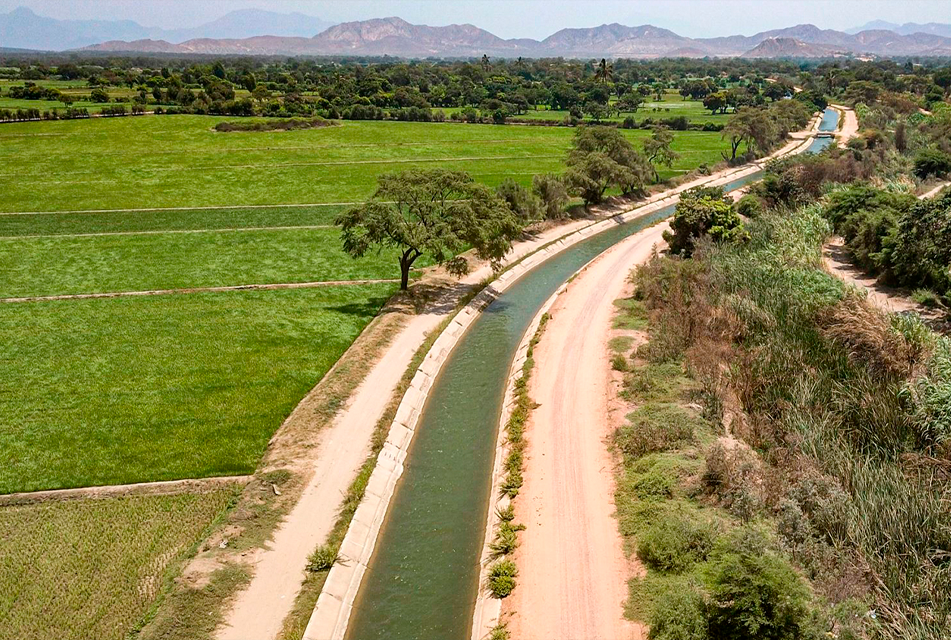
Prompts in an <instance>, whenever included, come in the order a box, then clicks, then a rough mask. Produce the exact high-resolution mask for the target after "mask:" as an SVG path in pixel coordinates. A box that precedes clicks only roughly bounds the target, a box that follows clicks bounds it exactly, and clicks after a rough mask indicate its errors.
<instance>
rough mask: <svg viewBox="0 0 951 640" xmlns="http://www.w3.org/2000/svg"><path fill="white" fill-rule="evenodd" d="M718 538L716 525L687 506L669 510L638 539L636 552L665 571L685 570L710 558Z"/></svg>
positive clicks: (642, 558)
mask: <svg viewBox="0 0 951 640" xmlns="http://www.w3.org/2000/svg"><path fill="white" fill-rule="evenodd" d="M716 538H717V527H716V524H715V523H714V522H713V521H712V520H710V519H708V518H706V517H704V516H703V515H701V514H698V513H695V512H692V511H690V510H688V509H686V508H678V509H671V510H667V511H665V512H664V513H663V515H662V516H661V517H660V518H659V519H657V520H656V521H655V522H653V523H652V524H650V525H649V526H648V527H647V529H645V530H644V531H643V532H642V533H641V534H640V535H639V536H638V539H637V555H638V556H640V558H641V560H643V561H644V563H645V564H646V565H647V566H649V567H651V568H652V569H656V570H657V571H662V572H664V573H682V572H684V571H688V570H690V569H691V568H693V566H694V565H696V564H697V563H699V562H703V561H705V560H706V559H707V555H708V554H709V553H710V550H711V549H712V548H713V543H714V542H715V540H716Z"/></svg>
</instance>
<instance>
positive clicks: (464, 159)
mask: <svg viewBox="0 0 951 640" xmlns="http://www.w3.org/2000/svg"><path fill="white" fill-rule="evenodd" d="M224 120H227V118H215V117H203V116H143V117H138V118H132V117H128V118H115V119H113V118H108V119H106V118H104V119H94V120H88V121H78V122H77V121H60V122H48V123H40V124H42V126H33V125H34V123H15V124H8V125H4V126H3V127H2V129H0V144H2V145H3V149H4V153H5V154H9V155H10V156H11V157H17V158H18V159H19V160H20V165H19V167H20V169H19V170H18V171H17V172H16V174H7V175H4V176H3V177H0V192H2V193H3V194H4V195H3V197H2V199H0V212H2V211H73V210H89V209H123V208H155V207H200V206H212V205H222V206H225V205H226V206H234V205H256V204H296V203H339V202H354V201H359V200H361V199H363V198H366V197H367V196H369V195H370V194H371V193H372V192H373V189H374V185H375V180H376V176H377V175H379V174H380V173H383V172H386V171H394V170H398V169H407V168H411V167H427V168H428V167H433V166H440V167H444V168H449V169H461V170H465V171H468V172H469V173H471V174H472V175H473V177H475V178H476V179H477V180H480V181H482V182H485V183H487V184H490V185H494V184H497V183H498V182H500V181H501V180H503V179H504V178H506V177H514V178H516V179H518V180H520V181H521V182H524V183H528V182H529V181H530V180H531V176H532V175H533V174H536V173H542V172H546V171H553V172H554V171H561V170H562V167H563V161H564V156H565V152H566V150H567V149H568V146H569V144H570V140H571V137H572V135H573V133H574V131H573V130H572V129H569V128H563V127H519V126H492V125H462V124H430V123H403V122H345V123H343V124H342V125H340V126H335V127H325V128H319V129H309V130H301V131H293V132H284V131H281V132H267V133H262V132H247V133H244V132H242V133H238V132H234V133H219V132H216V131H214V130H213V127H214V125H215V123H217V122H221V121H224ZM626 134H627V135H628V136H630V138H631V139H632V140H634V141H635V142H636V141H638V140H640V139H642V138H644V137H645V136H648V135H649V132H648V131H643V130H634V131H628V132H626ZM724 148H725V145H724V143H723V141H722V140H721V139H720V134H718V133H715V132H709V133H708V132H693V131H691V132H682V133H678V135H677V136H676V138H675V142H674V150H675V151H677V152H679V153H681V154H682V155H683V157H682V158H681V160H679V161H678V162H677V163H675V165H674V166H673V167H672V168H671V169H670V170H666V169H665V170H664V171H662V172H661V173H662V176H663V177H670V176H672V175H677V174H678V173H681V172H683V171H686V170H689V169H691V168H693V167H696V166H697V165H698V164H700V163H701V162H706V163H714V162H716V161H718V160H720V151H721V150H722V149H724Z"/></svg>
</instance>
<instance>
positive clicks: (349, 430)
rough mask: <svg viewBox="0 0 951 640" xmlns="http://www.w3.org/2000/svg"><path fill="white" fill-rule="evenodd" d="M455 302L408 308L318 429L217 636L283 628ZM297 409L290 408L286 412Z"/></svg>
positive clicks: (549, 234)
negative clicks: (375, 440) (414, 363)
mask: <svg viewBox="0 0 951 640" xmlns="http://www.w3.org/2000/svg"><path fill="white" fill-rule="evenodd" d="M589 224H591V221H590V220H578V221H575V222H571V223H569V224H566V225H562V226H559V227H555V228H552V229H549V230H547V231H545V232H543V233H541V234H539V235H538V236H536V237H534V238H532V239H531V240H528V241H525V242H520V243H518V244H517V245H516V246H515V248H514V249H513V251H512V253H510V254H509V255H508V256H507V259H506V262H509V261H515V260H518V259H520V258H522V257H523V256H525V255H526V254H528V253H530V252H532V251H535V250H536V249H538V248H539V247H541V246H543V245H545V244H547V243H548V242H551V241H552V240H554V239H556V238H558V237H561V236H562V235H565V234H568V233H570V232H572V231H574V230H575V229H577V228H580V227H583V226H586V225H589ZM491 272H492V271H491V269H490V268H489V267H488V266H483V267H481V268H480V269H478V270H476V271H473V272H472V273H470V274H469V275H468V276H467V277H466V278H465V279H464V280H463V285H466V286H468V285H470V284H473V283H476V282H479V281H480V280H482V279H483V278H485V277H486V276H488V275H490V274H491ZM458 293H459V291H457V292H456V295H458ZM451 296H452V294H449V296H448V297H451ZM454 306H455V305H454V303H453V302H452V301H451V300H448V301H447V300H446V299H442V300H440V301H436V302H435V303H434V304H432V305H430V309H429V311H427V312H425V313H421V314H418V315H415V316H411V317H410V318H409V320H408V321H407V322H406V324H405V325H404V326H403V328H402V329H400V331H399V333H398V334H397V336H396V337H395V338H394V340H393V342H392V343H390V345H389V346H388V347H387V349H386V350H385V352H384V353H383V354H382V355H381V357H380V359H379V361H377V363H376V364H375V365H374V366H373V368H372V369H371V370H370V373H369V374H368V375H367V377H366V378H365V379H364V380H363V382H362V383H361V384H360V386H359V387H358V388H357V389H356V391H354V393H353V394H352V395H351V396H350V398H349V399H348V401H347V404H346V406H345V408H344V409H343V410H341V412H340V413H339V414H338V415H337V417H336V419H335V420H334V423H333V425H332V426H331V427H330V428H329V429H328V430H327V431H326V433H324V434H323V437H322V439H321V444H320V446H319V447H318V449H317V452H316V455H315V457H314V459H313V461H312V462H311V464H312V466H313V470H314V473H313V476H312V477H311V479H310V480H309V482H308V483H307V486H306V487H305V489H304V492H303V494H302V496H301V498H300V500H299V501H298V503H297V504H296V505H295V507H294V508H293V510H292V511H291V512H290V514H289V515H288V516H287V518H286V519H285V520H284V522H283V523H281V525H280V527H279V528H278V530H277V531H276V532H275V534H274V536H273V538H272V540H271V542H270V545H269V548H268V549H267V550H265V551H262V552H260V553H258V554H257V555H256V557H254V558H253V564H254V576H253V578H252V580H251V583H250V585H249V586H248V588H247V589H245V590H244V591H242V592H241V593H239V594H238V597H237V599H236V601H235V603H234V605H233V606H232V608H231V610H230V612H228V613H227V614H226V616H225V621H224V624H222V626H220V627H219V629H218V631H217V634H216V637H217V639H218V640H249V639H252V638H253V639H254V640H273V638H275V637H276V636H277V634H278V633H279V632H280V630H281V625H282V624H283V622H284V618H285V617H286V616H287V614H288V613H290V610H291V607H292V605H293V604H294V598H295V597H296V595H297V592H298V591H299V590H300V585H301V582H302V581H303V580H304V577H305V570H306V566H307V558H308V556H309V555H310V554H311V553H312V552H313V551H314V549H316V548H317V546H318V545H320V544H322V543H323V542H324V541H325V540H326V539H327V536H328V535H329V533H330V530H331V528H332V527H333V524H334V522H335V521H336V519H337V509H338V506H339V505H340V502H341V499H342V496H343V495H344V494H345V493H346V490H347V487H349V486H350V483H351V482H352V481H353V478H354V477H355V476H356V473H357V470H358V469H359V468H360V465H362V464H363V461H364V460H366V457H367V455H369V452H370V436H371V435H372V433H373V428H374V426H375V425H376V423H377V420H379V418H380V416H381V415H383V412H384V411H385V409H386V406H387V405H388V404H389V402H390V398H391V397H392V395H393V392H394V391H395V389H396V387H397V385H398V384H399V381H400V378H401V377H402V376H403V373H404V372H405V371H406V367H407V366H409V363H410V361H411V360H412V358H413V355H414V354H415V353H416V350H417V349H419V347H420V345H422V344H423V341H424V340H425V339H426V335H427V334H428V333H429V332H431V331H433V330H434V329H436V328H437V327H438V326H439V324H440V323H441V322H442V321H443V320H444V319H445V318H446V317H447V315H448V314H449V313H450V312H451V311H452V309H453V308H454ZM294 417H295V416H294V415H293V414H292V416H291V418H289V419H293V418H294Z"/></svg>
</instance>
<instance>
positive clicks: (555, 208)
mask: <svg viewBox="0 0 951 640" xmlns="http://www.w3.org/2000/svg"><path fill="white" fill-rule="evenodd" d="M532 192H533V193H534V194H535V195H536V196H537V197H538V199H539V200H540V201H541V206H542V209H543V211H544V215H545V219H546V220H557V219H559V218H564V217H565V215H566V212H565V207H566V206H567V205H568V190H567V189H566V188H565V183H564V182H562V181H561V178H559V177H558V176H556V175H554V174H552V173H546V174H537V175H535V176H532Z"/></svg>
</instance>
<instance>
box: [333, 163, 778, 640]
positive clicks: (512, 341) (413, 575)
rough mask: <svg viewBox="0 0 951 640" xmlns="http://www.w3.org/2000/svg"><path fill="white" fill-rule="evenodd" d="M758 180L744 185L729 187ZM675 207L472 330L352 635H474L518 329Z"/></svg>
mask: <svg viewBox="0 0 951 640" xmlns="http://www.w3.org/2000/svg"><path fill="white" fill-rule="evenodd" d="M759 177H760V174H759V173H755V174H752V175H750V176H746V177H744V178H741V179H738V180H736V181H734V182H731V183H730V184H728V185H726V186H725V190H726V191H732V190H734V189H738V188H740V187H741V186H743V185H744V184H746V183H748V182H750V181H754V180H757V179H759ZM673 209H674V206H673V205H671V206H669V207H666V208H664V209H661V210H659V211H656V212H654V213H651V214H647V215H645V216H643V217H641V218H638V219H636V220H634V221H632V222H628V223H624V224H618V225H617V226H616V227H612V228H609V229H607V230H605V231H603V232H601V233H599V234H597V235H594V236H592V237H590V238H587V239H585V240H583V241H581V242H579V243H578V244H575V245H573V246H571V247H569V248H567V249H564V250H563V251H561V252H560V253H558V254H556V255H554V256H552V257H550V258H549V259H548V260H546V261H545V262H543V263H541V264H540V265H539V266H537V267H535V268H534V269H532V270H531V271H529V272H527V273H525V274H524V275H523V276H522V277H521V278H520V279H519V280H518V281H517V282H515V283H514V284H513V285H512V286H511V287H510V288H509V289H507V290H506V291H505V292H504V293H503V294H502V295H501V296H500V297H499V298H498V299H497V300H496V301H495V302H493V303H492V304H491V305H490V306H489V307H488V308H487V309H486V310H485V311H484V312H483V313H482V314H481V315H480V316H479V317H478V318H477V319H476V320H475V321H474V322H473V323H472V325H471V326H470V328H469V330H468V331H467V332H466V333H465V335H463V337H462V339H461V340H460V341H459V343H458V344H457V345H456V347H455V349H454V350H453V352H452V354H451V355H450V357H449V359H448V360H447V361H446V363H445V365H443V368H442V370H441V371H440V373H439V375H438V376H437V378H436V380H435V382H434V384H433V388H432V390H431V391H430V394H429V399H428V400H427V403H426V406H425V407H424V410H423V414H422V416H421V418H420V421H419V424H418V425H417V430H416V436H415V437H414V440H413V443H412V445H411V448H410V451H409V455H408V456H407V459H406V462H405V470H404V472H403V475H402V477H401V478H400V481H399V483H398V485H397V488H396V492H395V494H394V496H393V500H392V502H391V503H390V506H389V512H388V515H387V520H386V522H385V523H384V526H383V529H382V530H381V531H380V536H379V538H378V540H377V544H376V548H375V551H374V554H373V558H372V559H371V561H370V566H369V568H368V570H367V572H366V575H365V576H364V578H363V584H362V586H361V589H360V593H359V594H358V596H357V599H356V602H355V603H354V609H353V614H352V617H351V619H350V625H349V628H348V631H347V639H348V640H371V639H380V640H383V639H385V640H411V639H418V640H467V639H468V638H469V634H470V627H471V624H472V615H473V612H474V608H475V599H476V594H477V588H478V581H479V557H480V554H481V552H482V545H483V537H484V532H485V523H486V517H487V516H488V505H489V491H490V489H491V487H490V484H491V473H492V466H493V457H494V454H495V444H496V438H497V434H498V423H499V415H500V413H501V403H502V399H503V394H504V392H505V384H506V381H507V378H508V371H509V367H510V366H511V362H512V359H513V357H514V354H515V349H516V348H517V347H518V343H519V342H520V340H521V337H522V334H523V333H524V332H525V330H526V328H527V327H528V325H529V323H530V322H531V320H532V318H533V317H534V316H535V315H536V313H537V312H538V309H539V308H541V305H542V304H544V302H545V301H546V300H547V299H548V298H549V297H550V296H551V295H552V294H553V293H554V292H555V290H556V289H557V288H558V287H559V286H560V285H561V284H562V283H563V282H565V280H567V279H568V278H569V277H570V276H571V275H572V274H573V273H574V272H575V271H577V270H578V269H580V268H581V267H582V266H584V265H585V264H586V263H587V262H588V261H590V260H591V259H592V258H594V257H595V256H597V255H598V254H600V253H602V252H604V251H605V250H606V249H608V248H610V247H611V246H612V245H614V244H616V243H618V242H620V241H621V240H623V239H624V238H626V237H628V236H630V235H631V234H633V233H636V232H637V231H640V230H641V229H644V228H646V227H647V226H649V225H650V224H652V223H654V222H656V221H658V220H661V219H663V218H666V217H668V216H670V215H671V214H672V213H673Z"/></svg>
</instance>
